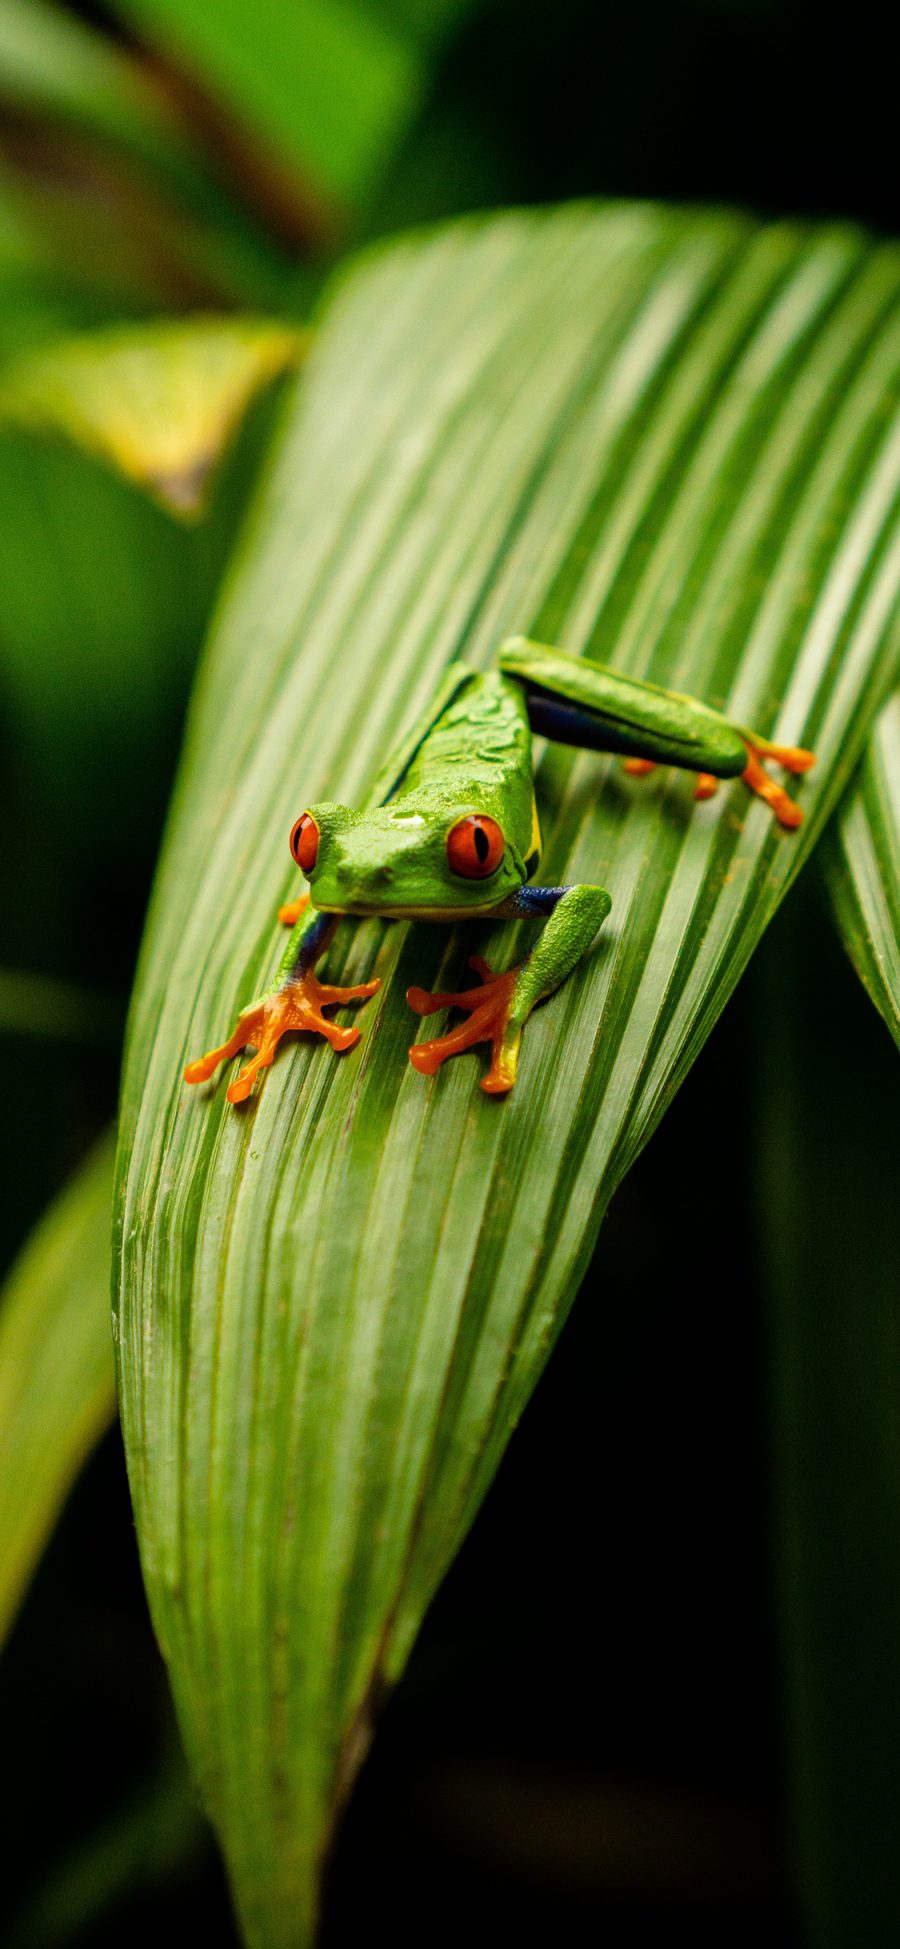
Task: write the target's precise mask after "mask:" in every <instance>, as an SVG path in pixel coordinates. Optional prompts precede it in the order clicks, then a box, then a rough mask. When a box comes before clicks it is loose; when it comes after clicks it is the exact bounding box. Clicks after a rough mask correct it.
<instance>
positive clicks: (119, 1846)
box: [6, 1752, 210, 1949]
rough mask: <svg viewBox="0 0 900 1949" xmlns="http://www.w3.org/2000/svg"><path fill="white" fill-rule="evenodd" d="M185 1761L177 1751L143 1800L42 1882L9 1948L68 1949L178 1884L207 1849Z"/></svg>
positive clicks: (128, 1806)
mask: <svg viewBox="0 0 900 1949" xmlns="http://www.w3.org/2000/svg"><path fill="white" fill-rule="evenodd" d="M209 1846H210V1841H209V1829H208V1827H207V1825H206V1822H205V1821H204V1819H203V1817H202V1815H201V1813H200V1810H199V1808H198V1806H197V1800H196V1795H195V1794H194V1792H193V1790H192V1788H191V1784H190V1780H189V1779H188V1775H187V1771H186V1768H185V1765H184V1761H183V1760H182V1758H181V1755H180V1753H177V1752H173V1753H172V1754H171V1756H170V1757H169V1759H168V1760H167V1762H166V1765H165V1767H164V1769H163V1770H162V1771H161V1772H160V1773H159V1774H158V1776H157V1777H156V1778H155V1779H153V1780H152V1781H151V1782H149V1783H148V1786H147V1788H146V1790H145V1792H144V1793H143V1794H142V1795H141V1796H140V1798H138V1799H135V1800H133V1801H130V1802H129V1803H128V1804H126V1805H125V1806H124V1807H121V1808H119V1809H117V1811H116V1813H115V1814H114V1815H113V1816H112V1818H111V1819H110V1820H109V1821H108V1822H107V1824H106V1826H105V1827H104V1828H103V1829H102V1831H101V1832H99V1833H96V1834H92V1835H91V1836H90V1837H89V1838H88V1839H87V1840H86V1841H84V1842H83V1843H82V1844H81V1846H80V1847H79V1848H78V1849H77V1851H76V1852H75V1853H74V1854H73V1855H72V1856H71V1857H70V1858H69V1859H68V1860H64V1861H62V1862H61V1863H60V1865H59V1867H57V1868H56V1869H55V1870H52V1871H51V1872H50V1874H49V1875H47V1877H46V1878H45V1880H44V1882H43V1885H42V1886H41V1888H40V1889H39V1890H38V1892H37V1894H36V1895H35V1896H34V1898H33V1899H32V1900H31V1901H30V1902H29V1903H28V1905H27V1907H26V1908H25V1910H24V1912H23V1913H22V1914H21V1915H19V1916H18V1917H17V1918H16V1920H15V1922H14V1923H13V1925H12V1928H11V1930H10V1933H9V1937H8V1941H7V1945H6V1949H38V1945H40V1949H65V1945H67V1944H68V1943H82V1942H83V1941H84V1939H85V1935H86V1932H87V1930H88V1929H89V1928H90V1927H91V1926H92V1925H93V1926H94V1927H96V1926H97V1924H98V1923H106V1924H108V1923H109V1920H110V1912H111V1911H115V1910H116V1909H117V1908H119V1907H120V1905H121V1904H122V1903H123V1902H126V1901H134V1900H136V1899H137V1898H138V1897H139V1896H141V1895H146V1894H148V1893H149V1894H158V1893H159V1890H160V1884H169V1885H170V1886H171V1885H172V1883H173V1882H175V1883H176V1884H177V1880H178V1877H179V1876H181V1875H183V1874H184V1873H185V1871H186V1870H189V1869H190V1868H191V1867H193V1866H195V1865H196V1863H197V1861H198V1859H199V1858H201V1857H202V1855H203V1853H204V1850H205V1849H207V1848H209Z"/></svg>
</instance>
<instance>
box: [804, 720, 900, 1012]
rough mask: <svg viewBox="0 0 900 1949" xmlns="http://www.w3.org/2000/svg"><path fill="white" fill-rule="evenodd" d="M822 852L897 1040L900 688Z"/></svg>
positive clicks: (832, 890) (846, 928) (869, 982)
mask: <svg viewBox="0 0 900 1949" xmlns="http://www.w3.org/2000/svg"><path fill="white" fill-rule="evenodd" d="M820 859H821V864H822V869H823V872H824V875H825V883H826V886H827V888H828V892H829V895H830V898H831V904H832V907H833V909H834V915H835V919H836V921H837V924H838V927H839V929H840V933H841V938H842V940H843V942H844V946H845V947H846V949H847V952H848V954H849V956H850V959H851V961H852V962H853V965H854V967H855V969H856V972H857V974H858V975H859V978H860V980H861V981H862V983H863V985H864V987H865V988H867V989H868V992H869V994H870V995H871V997H872V1000H873V1002H874V1003H875V1007H876V1008H877V1009H880V1011H881V1014H882V1015H883V1016H884V1019H885V1021H886V1023H887V1025H888V1028H889V1029H890V1031H891V1034H892V1036H893V1037H894V1040H895V1042H900V692H895V694H894V695H893V696H892V697H891V698H890V699H889V701H888V703H887V704H886V705H885V708H884V710H883V711H882V713H881V715H880V717H879V719H878V722H877V723H876V725H875V727H874V729H873V731H872V733H871V735H870V737H869V741H868V744H867V745H866V753H865V757H864V759H863V762H862V765H861V767H860V771H859V776H858V778H857V779H855V780H854V783H853V785H852V786H851V788H850V790H849V792H848V793H847V796H846V798H845V799H844V801H843V803H842V805H841V807H840V809H839V811H838V813H837V815H836V817H835V818H834V819H833V820H832V822H831V825H830V826H829V828H828V831H827V833H826V834H825V837H824V839H823V841H822V849H821V854H820Z"/></svg>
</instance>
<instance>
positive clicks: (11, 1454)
mask: <svg viewBox="0 0 900 1949" xmlns="http://www.w3.org/2000/svg"><path fill="white" fill-rule="evenodd" d="M112 1167H113V1141H112V1138H111V1137H109V1138H107V1139H106V1140H105V1141H104V1142H103V1143H102V1144H101V1145H100V1146H99V1148H98V1149H97V1151H96V1152H95V1153H94V1155H93V1156H92V1157H91V1158H90V1160H89V1161H88V1163H87V1164H86V1165H85V1166H84V1168H83V1170H82V1171H81V1172H80V1173H79V1175H78V1177H77V1178H75V1179H74V1180H73V1182H72V1184H71V1185H70V1186H69V1187H68V1188H67V1190H66V1191H64V1192H63V1194H62V1196H61V1197H60V1198H59V1199H57V1201H56V1203H55V1204H54V1205H53V1206H52V1208H51V1210H50V1211H49V1212H48V1213H47V1216H46V1218H45V1219H44V1220H43V1221H42V1223H41V1224H40V1225H39V1226H38V1228H37V1230H36V1232H35V1233H34V1234H33V1236H32V1237H31V1239H30V1240H29V1241H28V1243H27V1245H26V1246H25V1249H24V1251H23V1252H22V1255H21V1257H20V1259H19V1260H18V1263H17V1264H16V1265H15V1266H14V1268H13V1271H12V1272H11V1274H10V1276H9V1279H8V1281H7V1283H6V1286H5V1288H4V1290H3V1293H2V1295H0V1641H2V1639H3V1638H4V1637H5V1636H6V1634H7V1632H8V1630H9V1626H10V1623H11V1622H12V1619H13V1617H14V1615H15V1612H16V1609H17V1607H18V1605H19V1603H20V1601H21V1598H22V1596H23V1594H24V1592H25V1590H26V1588H27V1585H28V1581H29V1578H30V1576H31V1573H32V1571H33V1569H34V1567H35V1564H36V1563H37V1560H38V1558H39V1556H40V1553H41V1550H42V1549H43V1546H44V1544H45V1542H46V1540H47V1537H48V1536H49V1534H50V1531H51V1529H52V1528H53V1525H54V1523H55V1521H56V1518H57V1516H58V1515H59V1511H60V1509H61V1508H62V1505H63V1502H64V1501H65V1498H66V1496H67V1494H68V1491H69V1488H70V1486H71V1484H72V1482H73V1481H74V1478H75V1476H76V1475H77V1474H78V1471H79V1469H80V1467H81V1465H82V1462H83V1461H84V1460H85V1458H86V1456H87V1455H88V1454H89V1453H90V1451H91V1449H92V1448H93V1447H94V1445H95V1443H96V1442H97V1440H98V1439H99V1437H100V1435H101V1434H102V1433H103V1431H104V1429H105V1428H107V1427H108V1426H109V1424H110V1422H111V1421H112V1419H113V1416H114V1414H115V1404H116V1403H115V1383H114V1375H113V1353H112V1337H111V1334H110V1326H109V1223H110V1208H111V1195H112Z"/></svg>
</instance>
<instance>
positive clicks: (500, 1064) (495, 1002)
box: [406, 954, 519, 1096]
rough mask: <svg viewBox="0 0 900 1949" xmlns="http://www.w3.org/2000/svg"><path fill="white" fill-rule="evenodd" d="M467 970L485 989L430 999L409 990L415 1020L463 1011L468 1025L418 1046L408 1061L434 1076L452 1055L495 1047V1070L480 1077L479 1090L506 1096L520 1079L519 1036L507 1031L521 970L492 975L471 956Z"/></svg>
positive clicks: (424, 991)
mask: <svg viewBox="0 0 900 1949" xmlns="http://www.w3.org/2000/svg"><path fill="white" fill-rule="evenodd" d="M469 967H470V968H473V969H474V971H475V973H476V974H478V975H480V976H481V980H482V984H483V985H482V987H480V988H463V989H460V990H459V991H457V992H456V993H453V994H432V993H431V992H430V991H429V989H427V988H407V991H406V999H407V1001H408V1002H409V1005H410V1008H413V1009H415V1012H416V1014H417V1015H434V1014H436V1013H437V1011H438V1010H439V1009H442V1008H464V1009H465V1010H466V1011H467V1013H468V1017H469V1019H468V1021H467V1022H461V1023H460V1025H459V1027H458V1028H455V1029H450V1030H448V1032H447V1034H446V1035H440V1036H436V1037H435V1039H434V1041H432V1042H414V1043H413V1045H412V1048H411V1049H410V1052H409V1060H410V1062H411V1063H412V1066H413V1068H414V1069H417V1070H418V1071H419V1074H420V1076H434V1075H435V1074H436V1073H437V1071H438V1070H439V1069H440V1066H441V1063H443V1062H446V1061H447V1058H448V1056H458V1055H461V1053H462V1051H463V1050H464V1049H472V1048H474V1046H475V1044H476V1043H478V1042H490V1043H491V1045H492V1053H491V1066H490V1069H489V1070H488V1073H487V1075H486V1076H484V1077H482V1081H481V1087H482V1089H483V1090H485V1091H486V1092H487V1094H488V1095H489V1096H502V1095H504V1094H505V1093H506V1091H507V1090H511V1089H512V1086H513V1084H514V1082H515V1080H516V1058H517V1055H518V1042H519V1037H518V1032H515V1033H510V1032H509V1017H510V1008H511V1004H512V998H513V991H514V989H515V985H516V980H517V978H518V974H519V969H518V968H510V969H508V971H507V973H506V974H494V972H493V970H492V969H491V968H490V967H489V966H488V963H487V961H485V960H484V959H483V957H482V956H481V955H480V954H473V955H472V956H471V959H470V961H469Z"/></svg>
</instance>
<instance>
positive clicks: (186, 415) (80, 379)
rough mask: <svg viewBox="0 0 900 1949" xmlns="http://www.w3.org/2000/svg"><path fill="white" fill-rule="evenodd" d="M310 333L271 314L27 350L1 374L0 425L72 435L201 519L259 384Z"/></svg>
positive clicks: (169, 325) (98, 335)
mask: <svg viewBox="0 0 900 1949" xmlns="http://www.w3.org/2000/svg"><path fill="white" fill-rule="evenodd" d="M307 342H308V334H307V333H305V332H302V331H300V330H298V329H297V327H296V326H293V325H288V324H283V323H279V322H277V321H272V320H268V319H255V318H230V317H222V318H215V317H210V318H205V317H195V318H189V319H177V320H164V321H160V320H158V319H157V320H154V322H153V323H152V324H149V325H119V326H109V327H106V328H105V329H103V330H98V331H95V332H85V333H83V334H80V335H79V336H77V337H73V338H67V339H63V340H60V341H58V342H57V343H55V344H51V345H46V346H41V347H40V348H39V350H38V351H36V352H33V353H26V354H24V355H23V356H22V357H20V358H19V359H17V360H16V361H14V362H13V363H12V364H11V365H9V366H8V367H7V369H6V371H5V372H4V373H2V374H0V425H2V424H3V423H4V422H5V423H6V425H8V426H17V427H20V428H23V427H24V428H28V429H29V430H32V431H36V432H41V433H47V432H50V433H56V434H60V433H61V434H63V435H65V436H66V437H67V438H69V439H71V440H74V441H75V442H76V443H77V444H79V445H81V446H83V447H85V448H86V449H87V451H88V452H89V453H95V454H96V455H97V456H98V457H99V458H101V459H103V460H105V461H106V462H107V464H108V465H111V466H113V467H115V468H117V469H118V471H119V472H120V473H122V474H124V475H125V477H126V479H128V480H133V481H135V482H137V483H138V485H139V486H141V487H144V488H146V489H147V491H148V492H149V493H150V494H151V495H152V496H153V498H154V499H155V500H157V501H159V502H160V503H161V505H163V506H164V507H166V508H167V509H168V511H169V513H171V514H176V515H179V516H181V517H182V518H183V519H187V520H191V519H194V518H195V517H197V516H198V515H200V514H201V513H202V512H203V510H204V508H205V505H206V500H207V490H208V486H209V483H210V480H211V477H212V472H213V468H214V466H215V463H216V461H217V460H218V459H219V458H220V456H221V454H222V452H223V450H224V448H225V447H226V445H227V443H228V441H229V440H230V438H231V437H232V435H233V433H234V431H235V428H236V427H237V425H238V422H239V420H240V418H241V415H242V414H243V413H244V412H245V410H246V408H247V406H248V405H249V402H250V400H251V399H252V397H253V395H254V393H257V392H259V390H260V389H261V387H263V386H265V385H266V384H267V383H268V382H269V381H270V380H271V379H273V378H274V377H275V376H276V375H277V374H278V373H281V372H284V371H285V370H286V368H287V367H289V366H293V365H296V364H298V363H299V360H300V358H301V356H302V354H303V351H304V349H305V346H306V344H307Z"/></svg>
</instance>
